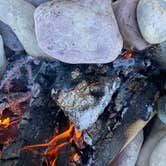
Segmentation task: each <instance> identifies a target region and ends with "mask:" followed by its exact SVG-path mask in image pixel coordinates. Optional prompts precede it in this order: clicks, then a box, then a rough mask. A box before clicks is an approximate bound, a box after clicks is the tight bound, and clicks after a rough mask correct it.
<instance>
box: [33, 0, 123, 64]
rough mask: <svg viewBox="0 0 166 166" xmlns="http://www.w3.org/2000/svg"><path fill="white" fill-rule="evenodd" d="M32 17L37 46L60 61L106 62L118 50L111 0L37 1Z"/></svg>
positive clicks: (120, 43) (114, 56)
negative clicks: (37, 5) (38, 3)
mask: <svg viewBox="0 0 166 166" xmlns="http://www.w3.org/2000/svg"><path fill="white" fill-rule="evenodd" d="M34 18H35V28H36V35H37V40H38V44H39V46H40V48H41V49H42V50H43V51H44V52H45V53H47V54H49V55H51V56H53V57H55V58H56V59H58V60H60V61H63V62H67V63H72V64H74V63H108V62H111V61H113V60H115V59H116V58H117V57H118V55H119V54H120V52H121V49H122V45H123V41H122V38H121V35H120V32H119V29H118V26H117V23H116V20H115V17H114V13H113V10H112V7H111V0H104V1H102V0H98V1H97V0H95V1H93V0H85V1H80V0H77V1H66V0H65V1H58V0H56V1H53V2H48V3H44V4H42V5H40V6H39V7H38V8H37V9H36V11H35V15H34Z"/></svg>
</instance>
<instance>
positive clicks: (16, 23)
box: [0, 0, 48, 57]
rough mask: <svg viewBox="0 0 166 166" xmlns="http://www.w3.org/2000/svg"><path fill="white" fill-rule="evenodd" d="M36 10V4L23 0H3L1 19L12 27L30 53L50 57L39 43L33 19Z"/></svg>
mask: <svg viewBox="0 0 166 166" xmlns="http://www.w3.org/2000/svg"><path fill="white" fill-rule="evenodd" d="M34 10H35V7H34V6H32V5H31V4H29V3H27V2H25V1H22V0H15V1H13V0H1V1H0V11H1V12H0V20H1V21H3V22H4V23H5V24H7V25H9V26H10V27H11V29H12V30H13V31H14V33H15V34H16V36H17V37H18V39H19V40H20V42H21V44H22V45H23V47H24V49H25V50H26V52H27V53H28V54H29V55H31V56H33V57H48V56H47V55H46V54H45V53H43V52H42V51H41V49H40V48H39V47H38V45H37V41H36V37H35V28H34V19H33V13H34Z"/></svg>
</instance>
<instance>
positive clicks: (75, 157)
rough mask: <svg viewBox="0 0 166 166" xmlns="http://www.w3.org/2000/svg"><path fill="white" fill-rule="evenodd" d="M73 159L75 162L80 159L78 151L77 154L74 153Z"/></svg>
mask: <svg viewBox="0 0 166 166" xmlns="http://www.w3.org/2000/svg"><path fill="white" fill-rule="evenodd" d="M72 159H73V161H75V162H77V161H79V155H78V153H75V154H74V155H73V157H72Z"/></svg>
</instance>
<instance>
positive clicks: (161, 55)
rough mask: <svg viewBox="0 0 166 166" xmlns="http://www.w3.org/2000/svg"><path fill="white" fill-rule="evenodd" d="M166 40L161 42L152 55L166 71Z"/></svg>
mask: <svg viewBox="0 0 166 166" xmlns="http://www.w3.org/2000/svg"><path fill="white" fill-rule="evenodd" d="M165 53H166V41H165V42H162V43H160V44H159V45H158V46H157V47H156V49H155V52H154V55H153V56H152V57H153V59H154V60H155V61H156V62H157V63H158V64H159V65H160V68H161V69H163V70H165V71H166V54H165Z"/></svg>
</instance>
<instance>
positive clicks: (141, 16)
mask: <svg viewBox="0 0 166 166" xmlns="http://www.w3.org/2000/svg"><path fill="white" fill-rule="evenodd" d="M137 21H138V25H139V28H140V31H141V33H142V35H143V37H144V39H145V40H146V41H147V42H149V43H151V44H156V43H161V42H164V41H165V40H166V1H165V0H157V1H156V0H140V1H139V3H138V7H137Z"/></svg>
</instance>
